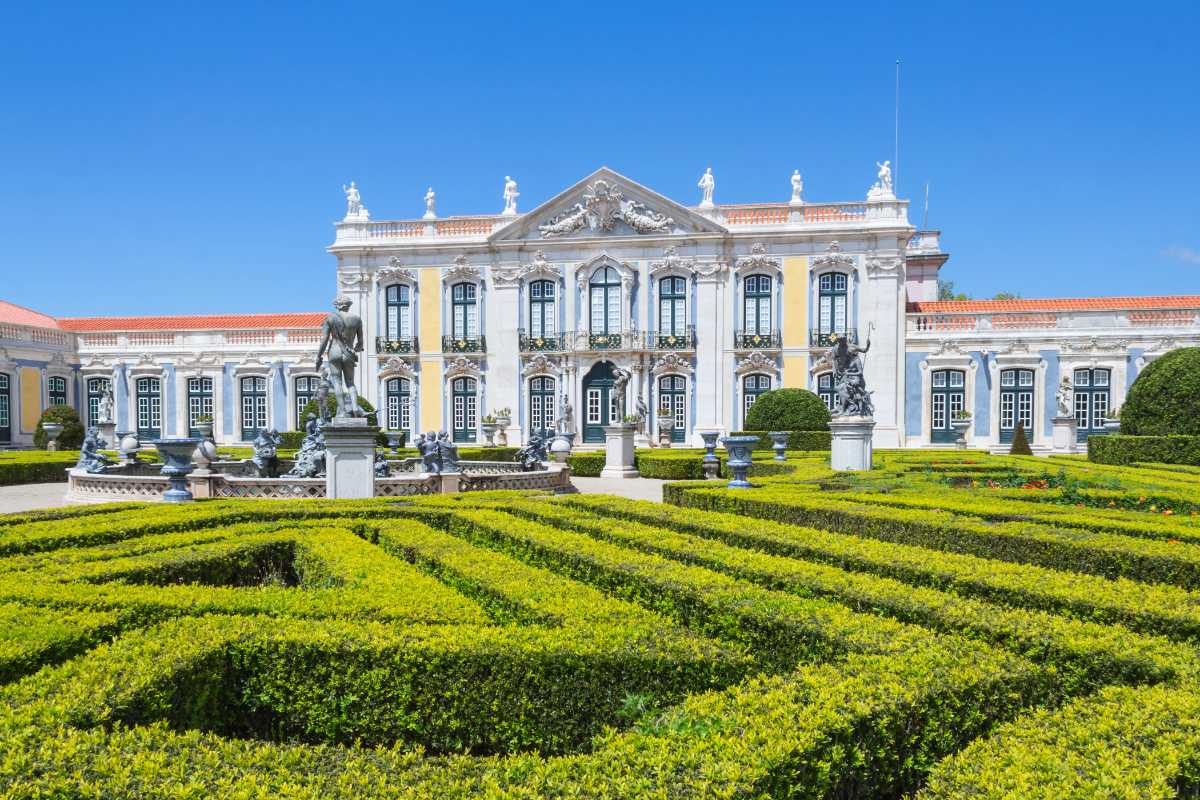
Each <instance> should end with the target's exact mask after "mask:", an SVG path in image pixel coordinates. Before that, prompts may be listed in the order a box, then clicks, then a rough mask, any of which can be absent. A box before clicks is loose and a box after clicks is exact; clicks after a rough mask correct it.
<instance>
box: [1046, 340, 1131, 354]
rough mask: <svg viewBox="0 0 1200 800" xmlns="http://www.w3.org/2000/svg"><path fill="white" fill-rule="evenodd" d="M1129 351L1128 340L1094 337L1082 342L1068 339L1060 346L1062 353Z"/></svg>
mask: <svg viewBox="0 0 1200 800" xmlns="http://www.w3.org/2000/svg"><path fill="white" fill-rule="evenodd" d="M1127 349H1129V340H1128V339H1100V338H1097V337H1095V336H1091V337H1088V338H1087V339H1084V340H1083V341H1079V340H1077V339H1070V340H1067V341H1065V342H1063V344H1062V350H1063V352H1064V353H1097V352H1110V353H1111V352H1118V351H1121V350H1127Z"/></svg>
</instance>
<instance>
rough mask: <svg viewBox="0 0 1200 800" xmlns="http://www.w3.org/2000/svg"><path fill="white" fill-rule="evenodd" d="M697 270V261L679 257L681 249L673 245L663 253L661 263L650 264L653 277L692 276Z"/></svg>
mask: <svg viewBox="0 0 1200 800" xmlns="http://www.w3.org/2000/svg"><path fill="white" fill-rule="evenodd" d="M695 269H696V262H695V260H694V259H691V258H685V257H684V256H681V255H679V248H677V247H676V246H675V245H671V246H670V247H668V248H667V249H666V250H664V251H663V258H662V260H661V261H651V262H650V274H651V275H661V274H663V273H685V274H688V275H690V274H692V273H693V272H695Z"/></svg>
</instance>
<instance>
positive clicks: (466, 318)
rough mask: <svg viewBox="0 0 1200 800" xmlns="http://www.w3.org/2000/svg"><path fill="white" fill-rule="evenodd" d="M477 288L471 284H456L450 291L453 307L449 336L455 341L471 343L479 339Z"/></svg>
mask: <svg viewBox="0 0 1200 800" xmlns="http://www.w3.org/2000/svg"><path fill="white" fill-rule="evenodd" d="M477 291H478V287H477V286H476V285H475V284H473V283H456V284H454V288H453V289H451V304H452V306H453V317H452V330H451V336H452V337H453V338H454V339H455V341H459V342H468V343H472V342H474V341H475V340H476V339H478V338H479V306H478V305H477V303H476V299H477V298H476V292H477Z"/></svg>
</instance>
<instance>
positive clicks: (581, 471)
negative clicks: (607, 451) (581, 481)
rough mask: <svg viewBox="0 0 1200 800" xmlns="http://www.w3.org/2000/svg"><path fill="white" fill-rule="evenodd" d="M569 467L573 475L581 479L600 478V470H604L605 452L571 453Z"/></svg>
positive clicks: (568, 459)
mask: <svg viewBox="0 0 1200 800" xmlns="http://www.w3.org/2000/svg"><path fill="white" fill-rule="evenodd" d="M567 466H569V467H570V468H571V474H572V475H576V476H578V477H580V478H599V477H600V470H602V469H604V451H603V450H601V451H598V452H592V453H571V455H569V456H567Z"/></svg>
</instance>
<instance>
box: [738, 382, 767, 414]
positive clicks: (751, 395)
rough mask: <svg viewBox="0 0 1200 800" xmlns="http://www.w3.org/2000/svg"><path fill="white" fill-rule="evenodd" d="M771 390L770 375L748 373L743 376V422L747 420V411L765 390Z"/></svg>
mask: <svg viewBox="0 0 1200 800" xmlns="http://www.w3.org/2000/svg"><path fill="white" fill-rule="evenodd" d="M769 391H771V376H770V375H747V376H746V377H744V378H742V422H743V423H744V422H745V421H746V412H748V411H749V410H750V406H752V405H754V401H755V400H757V399H758V396H759V395H760V394H762V393H763V392H769Z"/></svg>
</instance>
